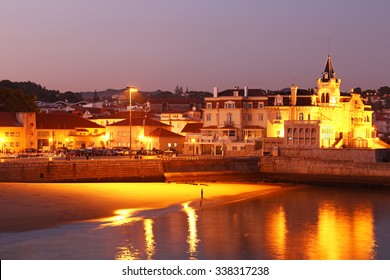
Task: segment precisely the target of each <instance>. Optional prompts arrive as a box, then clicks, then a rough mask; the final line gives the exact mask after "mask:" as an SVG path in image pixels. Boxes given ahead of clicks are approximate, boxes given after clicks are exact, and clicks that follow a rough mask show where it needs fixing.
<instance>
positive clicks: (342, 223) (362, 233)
mask: <svg viewBox="0 0 390 280" xmlns="http://www.w3.org/2000/svg"><path fill="white" fill-rule="evenodd" d="M313 234H314V236H313V238H312V239H311V240H312V242H311V244H310V245H309V248H308V252H309V254H308V258H309V259H330V260H339V259H373V258H374V257H375V251H374V249H375V236H374V217H373V211H372V207H371V205H364V206H362V205H356V206H355V207H354V209H351V210H349V209H346V208H344V207H340V206H338V207H337V206H336V204H335V201H324V202H322V203H321V204H320V205H319V209H318V223H317V229H316V231H315V232H313Z"/></svg>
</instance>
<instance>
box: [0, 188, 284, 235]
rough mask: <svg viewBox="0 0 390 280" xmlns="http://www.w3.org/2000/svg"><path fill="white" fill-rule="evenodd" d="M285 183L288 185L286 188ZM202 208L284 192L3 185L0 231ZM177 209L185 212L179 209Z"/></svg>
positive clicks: (0, 200)
mask: <svg viewBox="0 0 390 280" xmlns="http://www.w3.org/2000/svg"><path fill="white" fill-rule="evenodd" d="M282 185H283V184H282ZM201 189H203V190H204V202H205V203H204V204H203V206H202V207H213V206H218V205H221V204H224V203H232V202H234V201H239V200H244V199H250V198H251V197H255V196H258V195H262V194H266V193H270V192H273V191H279V190H282V189H284V187H283V186H281V185H274V184H268V183H244V182H240V183H238V182H237V183H231V182H227V183H223V182H217V183H200V182H199V183H195V182H193V183H191V184H183V183H0V202H1V203H0V221H1V222H0V233H5V232H22V231H29V230H35V229H43V228H50V227H55V226H59V225H63V224H67V223H73V222H83V221H92V220H95V221H99V220H100V221H104V220H107V219H108V220H109V219H110V217H111V218H115V217H117V214H116V211H118V210H131V209H133V210H134V209H140V210H142V209H144V210H147V211H157V212H158V211H161V210H164V209H168V208H169V207H175V206H180V205H181V204H183V203H190V205H192V206H194V208H195V209H196V210H197V208H196V205H198V206H199V202H200V201H201V199H200V195H201V194H200V192H201ZM178 210H180V209H179V208H178Z"/></svg>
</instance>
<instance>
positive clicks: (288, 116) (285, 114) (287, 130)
mask: <svg viewBox="0 0 390 280" xmlns="http://www.w3.org/2000/svg"><path fill="white" fill-rule="evenodd" d="M340 83H341V80H340V79H338V78H336V73H335V72H334V69H333V66H332V63H331V59H330V57H329V56H328V58H327V61H326V65H325V71H324V72H323V73H322V77H321V78H320V79H318V80H317V85H318V90H317V92H316V93H314V92H313V93H312V95H311V96H299V95H298V94H297V89H298V88H297V86H295V85H293V86H292V87H291V92H290V95H289V97H288V98H289V105H287V106H286V104H284V103H283V102H278V101H277V100H278V98H283V97H281V96H276V97H275V103H274V104H269V106H268V107H267V137H271V138H272V137H281V138H284V145H285V146H287V147H313V148H341V147H344V148H346V147H349V148H375V147H377V146H378V143H377V141H376V139H375V135H374V133H373V128H372V113H373V111H372V110H371V106H368V105H364V103H363V101H362V98H361V96H360V94H357V93H353V92H352V93H350V94H349V95H347V96H343V95H341V93H340ZM303 99H305V100H304V101H306V102H302V101H303ZM282 101H283V100H282ZM307 102H309V103H310V104H307Z"/></svg>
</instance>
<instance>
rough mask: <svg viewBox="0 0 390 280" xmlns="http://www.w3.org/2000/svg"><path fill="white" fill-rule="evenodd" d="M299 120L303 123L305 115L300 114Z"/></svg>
mask: <svg viewBox="0 0 390 280" xmlns="http://www.w3.org/2000/svg"><path fill="white" fill-rule="evenodd" d="M298 118H299V120H300V121H303V113H299V115H298Z"/></svg>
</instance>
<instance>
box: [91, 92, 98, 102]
mask: <svg viewBox="0 0 390 280" xmlns="http://www.w3.org/2000/svg"><path fill="white" fill-rule="evenodd" d="M92 100H93V102H95V103H96V102H98V101H99V96H98V94H97V92H96V90H95V93H94V94H93V99H92Z"/></svg>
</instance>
